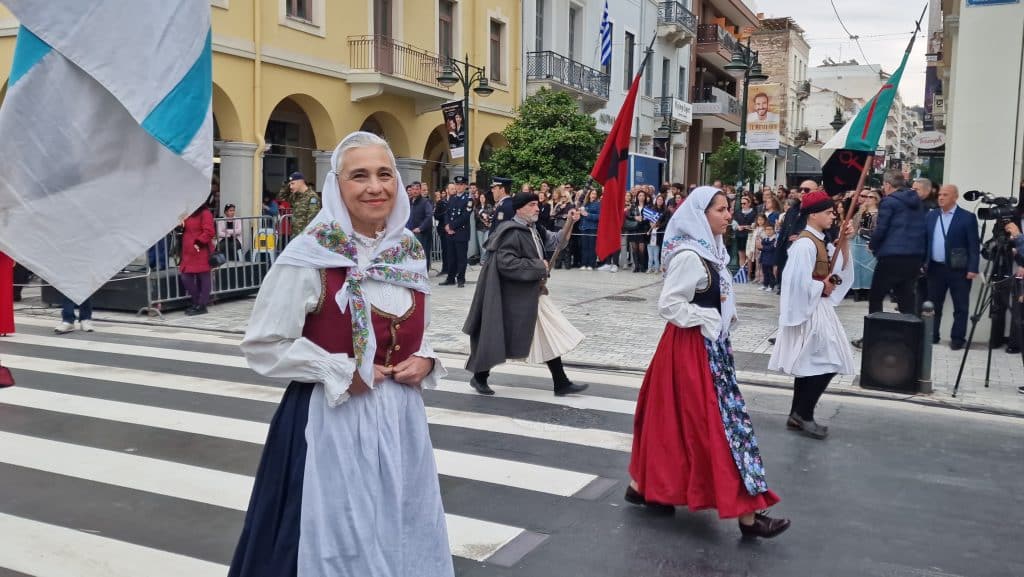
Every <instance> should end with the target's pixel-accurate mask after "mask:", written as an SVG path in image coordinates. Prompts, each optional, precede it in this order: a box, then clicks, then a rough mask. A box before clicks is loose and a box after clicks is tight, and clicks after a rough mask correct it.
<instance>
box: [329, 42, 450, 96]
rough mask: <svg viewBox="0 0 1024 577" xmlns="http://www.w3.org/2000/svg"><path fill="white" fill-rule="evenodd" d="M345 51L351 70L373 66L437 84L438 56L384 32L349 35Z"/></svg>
mask: <svg viewBox="0 0 1024 577" xmlns="http://www.w3.org/2000/svg"><path fill="white" fill-rule="evenodd" d="M348 51H349V64H350V66H351V67H352V69H353V70H373V71H374V72H380V73H381V74H387V75H389V76H397V77H399V78H405V79H406V80H412V81H413V82H419V83H420V84H426V85H427V86H434V87H437V88H441V85H440V84H439V83H438V82H437V76H438V74H440V73H441V59H440V58H438V57H437V55H435V54H433V53H431V52H428V51H426V50H423V49H421V48H417V47H415V46H412V45H410V44H406V43H405V42H401V41H399V40H395V39H394V38H388V37H387V36H353V37H350V38H349V39H348Z"/></svg>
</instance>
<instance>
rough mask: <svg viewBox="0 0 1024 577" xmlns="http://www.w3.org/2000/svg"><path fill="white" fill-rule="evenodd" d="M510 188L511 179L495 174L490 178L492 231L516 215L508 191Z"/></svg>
mask: <svg viewBox="0 0 1024 577" xmlns="http://www.w3.org/2000/svg"><path fill="white" fill-rule="evenodd" d="M509 190H512V180H511V179H509V178H500V177H497V176H495V177H494V178H492V179H491V196H493V197H494V225H493V226H491V232H492V233H493V232H494V231H495V230H497V229H498V226H499V225H501V224H502V223H505V222H508V221H510V220H512V217H513V216H515V215H516V209H514V208H512V197H511V196H509V194H508V191H509Z"/></svg>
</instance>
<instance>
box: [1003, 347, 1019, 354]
mask: <svg viewBox="0 0 1024 577" xmlns="http://www.w3.org/2000/svg"><path fill="white" fill-rule="evenodd" d="M1006 352H1007V353H1009V354H1011V355H1017V354H1020V349H1019V348H1017V347H1015V346H1013V345H1006Z"/></svg>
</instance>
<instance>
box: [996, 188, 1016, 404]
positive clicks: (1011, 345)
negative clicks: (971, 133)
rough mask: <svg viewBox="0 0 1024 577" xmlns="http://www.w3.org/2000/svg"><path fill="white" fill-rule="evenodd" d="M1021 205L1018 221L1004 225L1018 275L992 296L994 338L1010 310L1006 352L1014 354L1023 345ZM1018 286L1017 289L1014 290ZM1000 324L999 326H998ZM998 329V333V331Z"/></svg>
mask: <svg viewBox="0 0 1024 577" xmlns="http://www.w3.org/2000/svg"><path fill="white" fill-rule="evenodd" d="M1022 204H1024V202H1022ZM1021 212H1024V211H1021V207H1020V206H1018V210H1017V215H1016V219H1015V220H1016V222H1014V221H1011V222H1007V223H1006V224H1005V225H1004V226H1003V230H1004V231H1005V232H1006V235H1007V236H1008V237H1009V240H1010V243H1011V244H1012V246H1013V250H1014V263H1015V264H1016V265H1017V272H1016V275H1013V276H1012V280H1010V281H1009V283H1012V286H1007V287H1005V288H1004V289H1003V290H999V291H998V292H997V291H993V292H994V293H996V294H993V297H992V316H993V319H992V338H993V339H995V338H996V337H1002V336H1004V335H1005V334H1006V333H1005V329H1004V325H1005V317H1006V311H1007V310H1009V311H1010V320H1011V322H1010V338H1009V340H1008V341H1007V342H1006V352H1007V353H1009V354H1011V355H1013V354H1019V353H1020V346H1021V330H1020V328H1021V327H1020V322H1021V321H1022V319H1024V304H1022V303H1021V297H1022V295H1024V293H1022V289H1024V286H1022V285H1024V268H1021V267H1024V234H1021V225H1020V224H1018V223H1021V221H1022V220H1024V218H1022V217H1024V215H1021ZM1014 287H1016V290H1013V289H1014ZM997 325H998V326H997ZM997 329H998V333H997V332H996V331H997ZM1017 392H1019V393H1022V394H1024V387H1018V388H1017Z"/></svg>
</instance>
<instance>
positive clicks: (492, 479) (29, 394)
mask: <svg viewBox="0 0 1024 577" xmlns="http://www.w3.org/2000/svg"><path fill="white" fill-rule="evenodd" d="M0 403H5V404H10V405H17V406H21V407H29V408H33V409H43V410H48V411H55V412H59V413H65V414H72V415H78V416H82V417H90V418H94V419H103V420H108V421H116V422H120V423H129V424H133V425H139V426H148V427H154V428H158V429H167V430H171V431H180V432H183V433H192V434H196V435H208V436H211V437H219V438H222V439H230V440H234V441H241V442H246V443H254V444H263V442H264V440H265V439H266V438H267V429H268V428H269V426H268V425H267V424H266V423H258V422H254V421H246V420H242V419H231V418H226V417H216V416H212V415H204V414H200V413H192V412H188V411H178V410H174V409H164V408H159V407H149V406H144V405H135V404H132V403H121V402H117V401H108V400H104V399H95V398H92V397H80V396H76V395H68V394H64V393H53V392H49V391H39V390H33V389H27V388H22V387H14V388H13V389H11V390H9V391H4V393H3V395H2V396H0ZM115 454H119V453H115ZM434 457H435V459H436V461H437V471H438V473H440V474H442V475H447V476H449V477H458V478H462V479H470V480H473V481H481V482H485V483H495V484H500V485H506V486H509V487H516V488H519V489H525V490H528V491H537V492H541V493H550V494H553V495H560V496H563V497H569V496H571V495H573V494H575V493H577V492H579V491H580V490H582V489H583V488H584V487H586V486H587V485H589V484H590V483H591V482H593V481H594V480H595V479H597V477H596V476H595V475H590V474H587V473H579V472H575V471H569V470H565V469H556V468H553V467H544V466H541V465H533V464H530V463H522V462H519V461H509V460H506V459H496V458H492V457H484V456H480V455H473V454H468V453H458V452H455V451H447V450H442V449H434ZM0 460H3V457H2V456H0ZM161 463H163V462H162V461H161ZM247 494H248V493H247Z"/></svg>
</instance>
